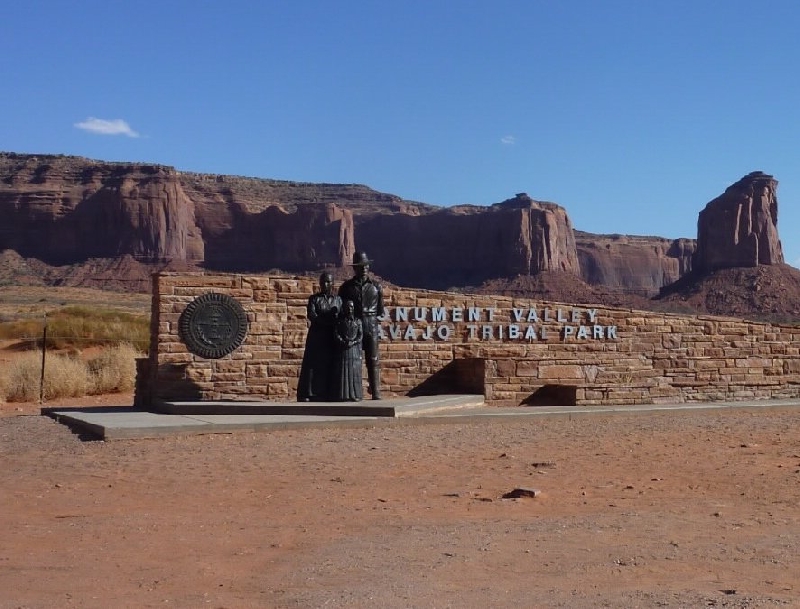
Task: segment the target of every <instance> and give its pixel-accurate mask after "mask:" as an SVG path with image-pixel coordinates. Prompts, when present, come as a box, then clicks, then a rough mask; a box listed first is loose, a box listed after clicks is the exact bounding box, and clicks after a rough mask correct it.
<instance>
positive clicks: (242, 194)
mask: <svg viewBox="0 0 800 609" xmlns="http://www.w3.org/2000/svg"><path fill="white" fill-rule="evenodd" d="M776 191H777V181H776V180H775V179H774V178H773V177H772V176H769V175H766V174H764V173H761V172H754V173H751V174H749V175H747V176H745V177H743V178H742V179H741V180H739V181H738V182H736V183H735V184H733V185H732V186H731V187H729V188H728V189H727V190H726V191H725V192H724V193H723V194H722V195H720V196H719V197H717V198H716V199H714V200H713V201H711V202H710V203H708V205H707V206H706V207H705V209H703V210H702V211H701V212H700V215H699V222H698V235H697V239H696V240H695V239H686V238H684V239H667V238H662V237H642V236H625V235H597V234H592V233H588V232H583V231H577V230H575V229H573V227H572V223H571V221H570V218H569V215H568V214H567V211H566V210H565V209H564V208H563V207H561V206H559V205H557V204H555V203H549V202H542V201H536V200H534V199H532V198H531V197H529V196H528V195H527V194H525V193H520V194H517V195H515V196H514V197H512V198H510V199H508V200H505V201H502V202H499V203H496V204H493V205H488V206H478V205H460V206H454V207H449V208H440V207H436V206H432V205H427V204H424V203H419V202H414V201H406V200H403V199H401V198H400V197H397V196H395V195H391V194H385V193H380V192H377V191H374V190H372V189H370V188H368V187H366V186H362V185H358V184H312V183H301V182H289V181H279V180H269V179H257V178H244V177H236V176H225V175H210V174H198V173H187V172H180V171H177V170H175V169H174V168H171V167H165V166H160V165H153V164H145V163H109V162H101V161H93V160H89V159H84V158H80V157H69V156H61V155H28V154H16V153H0V219H1V220H2V226H3V229H2V231H0V252H3V253H2V254H0V256H3V257H4V261H5V262H4V261H3V260H0V268H2V267H3V265H4V264H5V266H12V267H14V268H15V272H16V274H17V276H19V277H23V276H25V274H26V273H28V275H30V276H28V277H27V280H30V281H34V280H41V277H43V276H47V277H50V278H52V277H59V278H60V281H62V282H64V283H70V280H69V277H68V276H69V274H70V273H72V274H73V278H72V283H74V284H75V283H77V284H80V283H81V282H84V283H86V284H91V282H92V281H94V282H95V284H94V285H97V282H98V281H101V282H102V281H106V282H107V283H109V284H113V283H114V282H115V281H117V282H119V281H122V280H124V279H125V277H126V276H128V279H129V280H131V281H132V282H134V283H133V285H136V286H137V287H138V289H147V287H148V284H149V282H148V281H147V277H148V276H149V272H150V271H151V270H153V269H154V268H156V269H158V268H165V267H167V268H172V269H178V270H181V269H198V268H204V269H208V270H212V271H235V272H265V271H272V272H274V271H283V272H288V273H310V272H318V271H319V270H320V269H322V268H333V269H337V268H338V269H342V272H346V271H345V270H344V269H346V268H347V264H348V262H349V261H350V259H351V256H352V254H353V252H354V251H355V249H356V247H358V249H363V250H366V251H367V252H368V253H369V255H370V257H371V258H373V259H374V260H376V263H375V265H374V267H373V270H374V271H375V273H376V274H378V275H379V276H380V277H382V278H383V279H384V280H386V281H387V282H390V283H393V284H395V285H400V286H408V287H420V288H429V289H448V288H452V287H456V288H459V287H461V288H463V287H471V288H475V287H480V286H481V285H482V284H484V283H485V282H491V281H493V280H494V281H496V280H497V279H498V278H501V279H503V278H505V279H509V280H511V279H512V278H522V279H523V281H524V280H525V278H541V277H549V276H558V277H560V278H561V279H560V281H561V282H563V281H564V279H563V278H565V277H566V278H571V279H568V281H571V282H573V283H574V284H575V285H577V286H578V288H577V290H578V292H579V293H581V290H583V292H585V293H586V294H587V296H586V299H591V298H595V299H599V300H603V301H606V302H607V301H608V298H607V296H608V294H609V293H611V294H616V295H617V296H619V295H620V294H622V295H631V296H633V295H637V296H641V297H648V298H649V297H652V296H654V295H656V294H658V293H659V290H662V289H663V288H665V287H668V286H671V285H673V284H674V283H675V282H676V281H678V280H679V279H681V278H686V277H692V278H694V279H698V278H699V277H700V275H699V274H700V273H706V272H712V271H715V270H718V269H722V268H727V267H737V268H739V267H752V268H756V267H761V266H764V265H782V264H783V254H782V250H781V244H780V240H779V238H778V231H777V207H778V201H777V194H776ZM14 256H17V257H19V258H21V259H22V260H23V262H22V263H20V262H19V260H17V259H16V258H14ZM21 268H22V269H23V270H20V269H21ZM54 269H56V270H54ZM59 269H60V272H59ZM75 269H83V271H80V270H78V271H76V270H75ZM87 269H88V270H87ZM37 274H38V277H39V279H31V277H32V276H34V275H37ZM65 274H66V275H67V278H66V279H65ZM45 281H46V280H45ZM581 286H583V287H581ZM100 287H102V286H100ZM117 287H119V286H117ZM592 289H595V290H594V293H592V292H591V290H592ZM571 290H572V292H575V288H574V286H572V288H571ZM598 290H600V291H598ZM603 290H605V291H603ZM798 291H800V280H798ZM572 292H569V291H567V292H565V293H572ZM586 299H584V300H586Z"/></svg>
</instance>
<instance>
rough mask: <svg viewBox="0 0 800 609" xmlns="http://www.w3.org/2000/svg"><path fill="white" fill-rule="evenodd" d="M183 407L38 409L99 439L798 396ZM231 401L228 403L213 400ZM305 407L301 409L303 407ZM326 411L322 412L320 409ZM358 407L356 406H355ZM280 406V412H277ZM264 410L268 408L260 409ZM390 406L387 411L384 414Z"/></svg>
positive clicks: (761, 405) (711, 405) (458, 398)
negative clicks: (612, 402)
mask: <svg viewBox="0 0 800 609" xmlns="http://www.w3.org/2000/svg"><path fill="white" fill-rule="evenodd" d="M175 404H179V409H180V408H182V407H183V406H180V405H184V406H186V410H187V411H192V410H194V411H195V412H194V413H191V412H185V413H182V414H169V413H166V414H165V413H154V412H145V411H142V410H138V409H136V408H133V407H115V408H91V407H88V408H70V409H57V408H45V409H42V414H44V415H47V416H49V417H51V418H53V419H55V420H56V421H58V422H59V423H64V424H66V425H69V426H70V427H72V428H74V429H79V430H83V431H87V432H89V433H91V434H92V435H95V436H97V437H99V438H101V439H103V440H120V439H133V438H158V437H163V436H172V435H192V434H209V433H234V432H240V431H246V432H263V431H273V430H279V429H290V428H298V427H314V426H318V427H319V426H322V427H331V426H357V427H375V426H377V425H398V424H409V423H415V424H420V423H464V422H475V421H485V420H504V419H505V420H508V419H509V418H513V419H519V418H532V417H543V416H588V415H596V414H610V413H632V412H642V413H644V412H656V411H664V410H675V411H677V410H720V409H734V408H736V409H765V408H797V407H800V399H791V400H789V399H787V400H759V401H750V402H703V403H692V404H639V405H635V406H520V407H516V408H494V407H489V406H486V405H485V403H484V401H483V396H476V395H443V396H429V397H418V398H391V399H387V400H381V401H380V402H377V403H373V402H362V403H360V406H350V408H356V411H355V412H357V414H352V413H351V414H342V413H341V412H340V411H336V410H335V407H337V406H341V404H338V405H337V404H322V403H310V404H307V405H300V404H298V403H296V402H291V403H275V402H250V403H236V404H235V406H236V408H237V414H204V413H203V411H206V410H208V411H210V408H208V407H209V406H215V405H214V404H209V403H200V402H183V403H175ZM220 406H223V407H231V406H232V404H231V403H225V404H216V411H219V408H220ZM240 407H244V408H250V409H256V408H260V409H261V411H262V412H261V413H257V414H252V413H247V412H242V411H241V410H240ZM304 407H305V409H304ZM326 408H329V409H330V413H329V414H326V413H325V409H326ZM359 409H360V410H359ZM281 411H282V412H281ZM264 412H269V413H268V414H265V413H264ZM390 412H391V414H389V413H390Z"/></svg>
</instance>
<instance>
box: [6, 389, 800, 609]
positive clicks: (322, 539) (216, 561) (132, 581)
mask: <svg viewBox="0 0 800 609" xmlns="http://www.w3.org/2000/svg"><path fill="white" fill-rule="evenodd" d="M100 399H101V398H95V400H100ZM106 399H107V400H108V403H111V404H121V403H123V402H124V401H125V400H124V399H123V398H121V397H120V396H112V397H109V398H106ZM84 401H85V399H84ZM86 403H87V404H88V402H86ZM128 403H130V402H128ZM10 406H11V407H12V408H13V407H15V405H10ZM17 406H19V405H17ZM23 409H24V410H26V411H27V410H29V408H28V407H27V406H24V407H23ZM5 412H6V413H7V414H9V415H14V414H18V412H19V411H12V412H9V411H8V408H7V407H6V408H5ZM0 463H2V467H0V488H1V489H2V493H0V526H2V531H3V535H2V543H0V608H12V607H13V608H19V607H24V608H39V607H41V608H45V607H47V608H50V607H165V606H166V607H201V606H202V607H206V606H207V607H217V608H219V607H227V608H238V607H426V608H427V607H578V608H584V607H585V608H588V607H773V606H787V607H800V562H798V555H800V411H798V410H777V409H776V410H769V409H768V410H763V409H762V410H752V411H730V410H728V411H713V412H689V413H687V412H672V413H651V414H631V415H628V414H625V415H591V416H581V417H573V418H567V417H561V418H544V419H540V420H528V421H508V422H484V423H481V424H460V423H459V424H454V423H451V424H429V425H409V424H406V425H390V426H379V427H373V428H366V429H356V428H340V429H335V428H330V429H308V430H291V431H278V432H268V433H263V434H251V433H240V434H231V435H207V436H193V437H174V438H163V439H157V440H124V441H114V442H107V443H106V442H100V441H91V440H86V439H82V438H80V437H79V436H78V435H76V434H74V433H72V432H71V431H70V430H69V429H68V428H67V427H64V426H62V425H59V424H57V423H55V422H53V421H52V420H50V419H48V418H45V417H41V416H35V415H20V416H5V417H3V418H0ZM517 487H524V488H533V489H538V490H539V491H541V493H540V494H539V495H538V496H537V497H535V498H522V499H503V498H502V495H503V494H504V493H506V492H508V491H511V490H512V489H514V488H517Z"/></svg>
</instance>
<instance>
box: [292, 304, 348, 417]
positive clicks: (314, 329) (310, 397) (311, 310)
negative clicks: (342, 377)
mask: <svg viewBox="0 0 800 609" xmlns="http://www.w3.org/2000/svg"><path fill="white" fill-rule="evenodd" d="M341 310H342V299H341V298H339V297H338V296H334V295H332V294H331V295H327V294H323V293H319V294H313V295H312V296H310V297H309V299H308V307H307V310H306V314H307V316H308V321H309V322H310V325H309V327H308V335H307V336H306V350H305V352H304V353H303V364H302V366H301V367H300V379H299V381H298V384H297V400H298V401H300V402H309V401H310V402H326V401H328V400H329V399H331V390H332V380H333V379H332V377H333V363H334V362H333V360H334V356H335V353H336V342H335V340H334V338H333V328H334V326H335V325H336V316H337V314H338V313H339V311H341Z"/></svg>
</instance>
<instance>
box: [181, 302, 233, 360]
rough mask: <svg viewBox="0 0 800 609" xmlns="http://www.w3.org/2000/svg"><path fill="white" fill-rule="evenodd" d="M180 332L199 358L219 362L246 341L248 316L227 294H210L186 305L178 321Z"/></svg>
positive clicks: (183, 339) (190, 349)
mask: <svg viewBox="0 0 800 609" xmlns="http://www.w3.org/2000/svg"><path fill="white" fill-rule="evenodd" d="M178 333H179V335H180V337H181V340H182V341H183V342H184V344H185V345H186V346H187V347H188V348H189V351H191V352H192V353H194V354H195V355H199V356H200V357H205V358H208V359H218V358H220V357H222V356H224V355H227V354H228V353H230V352H231V351H233V350H234V349H236V348H237V347H238V346H239V345H241V344H242V342H243V341H244V337H245V336H246V335H247V315H246V314H245V312H244V309H243V308H242V305H240V304H239V303H238V302H237V301H236V300H234V299H233V298H231V297H230V296H228V295H227V294H218V293H216V292H209V293H207V294H203V295H202V296H198V297H197V298H195V299H194V300H193V301H192V302H190V303H189V304H188V305H186V308H185V309H184V310H183V313H181V317H180V319H179V320H178Z"/></svg>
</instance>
